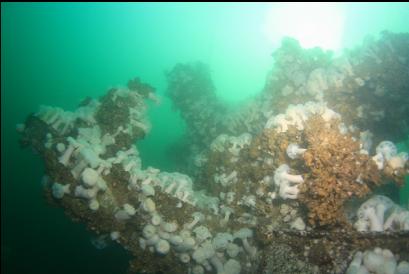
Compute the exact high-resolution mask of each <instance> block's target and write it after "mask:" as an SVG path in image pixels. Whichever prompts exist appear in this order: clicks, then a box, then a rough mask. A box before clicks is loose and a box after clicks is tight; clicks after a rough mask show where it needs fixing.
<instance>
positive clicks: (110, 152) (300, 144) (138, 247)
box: [17, 32, 409, 274]
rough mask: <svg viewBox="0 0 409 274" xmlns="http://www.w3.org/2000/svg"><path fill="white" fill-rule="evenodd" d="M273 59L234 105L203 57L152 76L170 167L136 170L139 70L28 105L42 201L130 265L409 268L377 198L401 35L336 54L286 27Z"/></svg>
mask: <svg viewBox="0 0 409 274" xmlns="http://www.w3.org/2000/svg"><path fill="white" fill-rule="evenodd" d="M273 57H274V59H275V65H274V68H273V69H272V71H271V72H270V73H269V77H268V78H267V81H266V85H265V88H264V89H263V91H262V92H261V93H260V94H258V95H257V96H255V97H254V98H251V99H249V100H248V101H246V102H244V103H243V104H242V105H240V106H238V107H236V108H231V107H228V106H227V105H226V104H225V103H224V102H222V101H220V100H219V99H218V98H217V96H216V92H215V87H214V85H213V83H212V80H211V77H210V73H209V69H208V68H207V67H206V65H204V64H203V63H192V64H178V65H176V66H175V67H174V69H173V70H171V71H170V72H169V73H168V74H167V77H168V91H167V94H168V96H169V97H170V98H171V99H172V100H173V103H174V107H175V109H176V110H178V111H180V113H181V116H182V118H183V119H184V120H185V121H186V123H187V131H186V137H185V139H184V142H185V146H186V147H187V151H188V152H187V153H186V155H184V162H183V163H181V164H182V165H183V170H184V171H186V174H184V173H178V172H169V171H164V170H160V169H158V168H156V167H148V168H145V169H144V168H142V162H141V161H142V160H141V158H140V156H139V153H138V148H137V141H138V140H140V139H142V138H144V137H145V136H147V135H148V133H149V130H150V128H151V125H150V124H149V121H148V120H147V118H146V112H147V104H146V100H154V101H156V100H157V98H156V96H155V89H154V88H153V87H152V86H150V85H148V84H146V83H143V82H142V81H141V80H140V79H139V78H135V79H132V80H130V81H129V82H128V85H127V87H121V88H113V89H110V90H108V91H107V93H106V95H104V96H102V97H101V98H99V99H86V100H84V101H83V102H82V103H81V104H80V105H79V106H78V108H77V109H76V110H75V111H65V110H63V109H61V108H58V107H49V106H41V107H40V109H39V111H38V112H36V113H33V114H31V115H29V116H28V117H27V119H26V121H25V122H24V123H22V124H19V125H17V130H18V132H19V133H20V134H21V139H20V142H21V145H22V146H23V147H31V148H32V149H34V151H36V152H37V153H38V154H39V155H41V157H42V158H43V160H44V164H45V175H44V178H43V186H44V192H45V196H46V198H47V199H48V200H49V202H50V203H52V204H56V205H58V206H61V207H62V208H64V211H65V213H66V215H67V216H69V217H70V218H71V219H72V220H74V221H79V222H83V223H85V224H86V225H87V227H88V229H89V230H91V231H93V232H94V233H96V234H97V235H99V239H101V241H108V242H111V241H112V242H116V243H118V244H120V245H121V246H123V247H124V248H125V249H126V250H128V251H129V252H130V253H131V254H132V255H133V256H134V258H135V259H133V260H132V261H131V262H130V265H129V272H130V273H192V274H202V273H217V274H238V273H283V274H284V273H349V274H352V273H400V274H402V273H409V270H408V269H409V263H408V261H409V211H408V208H405V206H400V205H398V204H397V202H396V201H393V200H392V199H390V198H388V197H386V196H384V195H382V194H384V193H383V192H382V190H383V188H385V187H389V188H390V189H392V191H397V190H398V188H399V187H401V186H402V185H403V184H404V177H405V176H406V175H407V174H408V173H409V161H408V158H409V156H408V153H407V152H404V151H399V150H398V148H397V147H396V145H395V143H398V142H400V141H402V140H403V139H404V138H406V137H407V136H408V134H409V34H407V33H402V34H395V33H389V32H384V33H382V34H381V35H380V37H379V39H366V40H365V41H364V43H363V44H362V45H361V46H359V47H357V48H356V49H353V50H346V51H345V52H343V53H342V54H341V55H340V56H333V55H332V54H331V53H330V52H325V51H323V50H321V49H319V48H314V49H303V48H301V47H300V45H299V44H298V42H297V41H296V40H294V39H291V38H286V39H284V40H283V42H282V45H281V47H280V48H279V49H277V50H276V51H275V53H274V54H273ZM391 198H393V197H391ZM379 262H383V263H379ZM379 265H382V267H381V266H379ZM381 268H382V269H381ZM365 271H366V272H365Z"/></svg>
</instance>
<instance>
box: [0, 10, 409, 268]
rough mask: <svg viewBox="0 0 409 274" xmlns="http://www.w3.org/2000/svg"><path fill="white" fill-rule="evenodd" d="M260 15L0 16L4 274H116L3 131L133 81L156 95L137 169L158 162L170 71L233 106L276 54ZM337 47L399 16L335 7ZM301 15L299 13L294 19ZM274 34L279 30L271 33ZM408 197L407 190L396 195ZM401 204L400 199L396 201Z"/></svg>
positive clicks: (110, 252) (173, 125) (401, 24)
mask: <svg viewBox="0 0 409 274" xmlns="http://www.w3.org/2000/svg"><path fill="white" fill-rule="evenodd" d="M269 8H270V6H269V5H268V4H250V3H247V4H246V3H243V4H227V3H222V4H181V3H179V4H163V3H162V4H143V3H141V4H125V3H122V4H70V3H62V4H50V3H43V4H30V3H23V4H12V3H2V4H1V99H2V100H1V261H2V266H1V269H2V272H3V271H4V273H100V274H102V273H123V272H125V269H126V268H127V260H128V256H127V255H126V252H125V251H123V250H122V249H121V248H120V247H118V246H112V247H109V248H107V249H104V250H96V249H95V248H94V247H93V246H92V245H91V243H90V234H89V233H87V232H86V231H85V228H84V226H83V225H82V224H74V223H72V222H71V221H70V220H69V219H68V218H66V217H65V216H64V214H63V211H62V209H59V208H52V207H49V206H48V205H47V204H46V203H45V201H44V200H43V199H42V195H41V185H40V179H41V177H42V175H43V174H44V168H43V165H42V163H41V160H40V158H39V156H38V155H34V154H32V153H31V152H30V151H28V150H27V151H22V150H21V149H20V148H19V147H18V143H17V138H18V136H17V134H16V132H15V130H14V129H15V125H16V124H17V123H19V122H23V121H24V118H25V117H26V116H27V114H29V113H31V112H34V111H36V110H37V108H38V106H39V105H40V104H46V105H52V106H60V107H62V108H65V109H68V110H73V109H74V108H75V106H76V105H77V104H78V103H79V102H80V101H81V99H83V98H84V97H85V96H93V97H97V96H101V95H103V94H104V92H105V91H106V90H107V88H109V87H112V86H117V85H121V84H122V85H123V84H125V83H126V82H127V80H128V79H130V78H132V77H134V76H139V77H141V78H142V79H143V81H146V82H148V83H150V84H151V85H153V86H155V87H156V88H157V93H158V94H159V95H160V96H162V103H161V105H160V106H154V105H151V107H150V110H149V117H150V120H151V122H152V124H153V129H152V131H151V134H150V135H149V136H148V138H147V139H146V140H143V141H142V142H140V143H139V144H138V147H139V149H140V152H141V155H142V159H143V162H144V166H148V165H152V166H156V167H160V168H161V169H165V170H170V171H171V170H174V169H176V168H177V167H175V166H174V165H173V164H172V162H171V161H169V160H168V158H166V157H165V155H166V148H167V146H168V145H169V144H171V143H173V142H174V141H176V140H178V138H180V136H181V135H182V134H183V130H184V127H185V125H184V123H183V121H182V120H181V118H180V116H179V114H178V113H176V112H173V111H172V110H171V104H170V102H169V100H168V99H167V98H166V97H164V96H163V95H164V92H165V89H166V81H165V76H164V72H165V71H166V70H169V69H171V68H172V66H173V65H175V64H176V63H177V62H187V61H195V60H202V61H204V62H206V63H208V64H210V66H211V69H212V77H213V80H214V82H215V85H216V87H217V94H218V96H219V97H220V98H222V99H223V100H226V101H228V102H230V103H237V102H240V101H242V100H243V99H245V98H247V97H248V96H251V95H252V94H255V93H257V92H259V91H260V90H261V88H262V87H263V84H264V79H265V75H266V73H267V71H268V70H269V69H270V68H271V66H272V64H273V62H272V59H271V57H270V54H271V52H272V51H273V49H274V48H276V47H277V46H278V43H274V42H270V41H268V39H266V37H264V36H263V35H261V32H260V26H261V25H262V24H263V22H264V19H265V14H266V11H267V10H268V9H269ZM343 8H344V9H345V14H346V15H347V17H346V18H345V19H346V20H345V26H344V33H343V37H342V39H343V40H342V41H343V46H348V47H350V46H353V45H355V44H356V43H359V42H361V41H362V39H363V37H364V36H365V35H366V34H369V33H373V34H376V33H378V32H379V31H381V30H384V29H387V30H390V31H396V32H400V31H406V32H407V31H409V19H408V18H409V4H407V3H399V4H390V3H380V4H376V5H370V4H349V5H344V7H343ZM306 12H308V11H306ZM276 27H277V28H280V26H276ZM406 192H409V188H407V189H406ZM406 197H407V196H406Z"/></svg>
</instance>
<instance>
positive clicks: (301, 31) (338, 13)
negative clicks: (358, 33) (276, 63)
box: [264, 3, 344, 50]
mask: <svg viewBox="0 0 409 274" xmlns="http://www.w3.org/2000/svg"><path fill="white" fill-rule="evenodd" d="M343 27H344V11H343V7H342V6H341V5H340V4H337V3H277V4H273V5H272V8H271V10H270V12H269V13H268V15H267V18H266V25H265V29H264V31H265V32H266V35H267V36H268V38H269V39H270V40H271V42H272V43H273V44H274V45H277V44H279V42H280V41H281V39H282V37H283V36H290V37H294V38H296V39H297V40H298V41H300V44H301V45H302V46H303V47H306V48H310V47H315V46H319V47H322V48H325V49H332V50H337V49H339V48H340V47H341V40H342V34H343Z"/></svg>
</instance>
